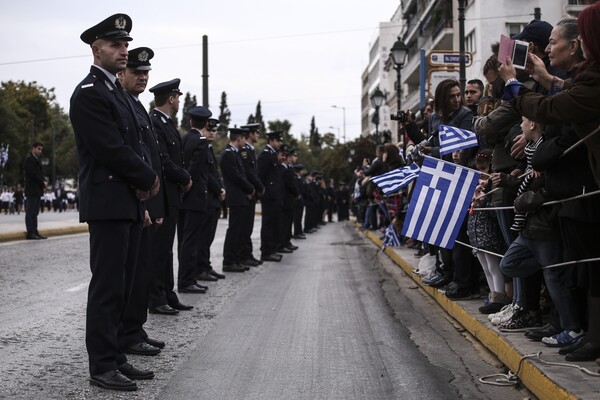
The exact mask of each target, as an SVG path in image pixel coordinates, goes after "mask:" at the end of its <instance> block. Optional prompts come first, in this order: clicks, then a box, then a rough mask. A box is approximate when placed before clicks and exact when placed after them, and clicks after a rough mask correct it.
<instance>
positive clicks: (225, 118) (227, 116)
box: [217, 92, 231, 136]
mask: <svg viewBox="0 0 600 400" xmlns="http://www.w3.org/2000/svg"><path fill="white" fill-rule="evenodd" d="M230 123H231V111H229V107H228V106H227V93H225V92H222V93H221V104H219V127H218V128H217V133H218V134H219V135H220V136H227V129H228V128H229V124H230Z"/></svg>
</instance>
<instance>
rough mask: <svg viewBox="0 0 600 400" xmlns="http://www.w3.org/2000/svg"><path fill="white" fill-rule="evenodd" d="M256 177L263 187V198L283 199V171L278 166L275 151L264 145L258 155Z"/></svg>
mask: <svg viewBox="0 0 600 400" xmlns="http://www.w3.org/2000/svg"><path fill="white" fill-rule="evenodd" d="M257 164H258V178H259V179H260V181H261V182H262V184H263V186H264V187H265V194H264V195H263V198H264V199H269V200H283V171H282V170H281V168H280V167H279V160H278V159H277V152H276V151H275V150H274V149H273V148H271V147H270V146H268V145H267V146H265V148H264V149H263V151H262V152H261V153H260V155H259V156H258V161H257Z"/></svg>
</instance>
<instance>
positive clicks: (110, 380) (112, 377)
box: [90, 371, 137, 392]
mask: <svg viewBox="0 0 600 400" xmlns="http://www.w3.org/2000/svg"><path fill="white" fill-rule="evenodd" d="M90 383H91V384H92V385H95V386H99V387H101V388H104V389H110V390H121V391H124V392H132V391H134V390H137V384H136V383H135V382H133V381H132V380H131V379H129V378H128V377H126V376H125V375H123V374H122V373H120V372H119V371H108V372H105V373H103V374H98V375H92V376H91V377H90Z"/></svg>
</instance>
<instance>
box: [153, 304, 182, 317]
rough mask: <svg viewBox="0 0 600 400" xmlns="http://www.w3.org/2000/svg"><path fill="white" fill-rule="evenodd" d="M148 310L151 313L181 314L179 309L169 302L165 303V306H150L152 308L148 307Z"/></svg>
mask: <svg viewBox="0 0 600 400" xmlns="http://www.w3.org/2000/svg"><path fill="white" fill-rule="evenodd" d="M148 312H149V313H150V314H162V315H176V314H179V311H178V310H176V309H174V308H172V307H171V306H169V305H168V304H165V305H163V306H158V307H154V308H150V309H148Z"/></svg>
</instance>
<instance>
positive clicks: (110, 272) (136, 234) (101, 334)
mask: <svg viewBox="0 0 600 400" xmlns="http://www.w3.org/2000/svg"><path fill="white" fill-rule="evenodd" d="M88 226H89V232H90V269H91V271H92V279H91V280H90V286H89V289H88V303H87V312H86V332H85V343H86V347H87V351H88V356H89V366H90V374H91V375H97V374H102V373H104V372H108V371H113V370H116V369H117V368H118V366H119V365H122V364H124V363H125V362H126V361H127V358H126V357H125V355H124V354H122V353H121V352H120V350H119V344H120V342H119V333H120V330H119V326H120V324H121V318H122V317H123V313H124V310H125V306H126V304H127V302H128V301H129V298H130V296H131V289H132V284H133V278H134V275H135V269H136V266H137V256H138V252H139V244H140V237H141V234H142V222H141V221H136V222H133V221H126V220H123V221H121V220H118V221H89V222H88Z"/></svg>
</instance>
